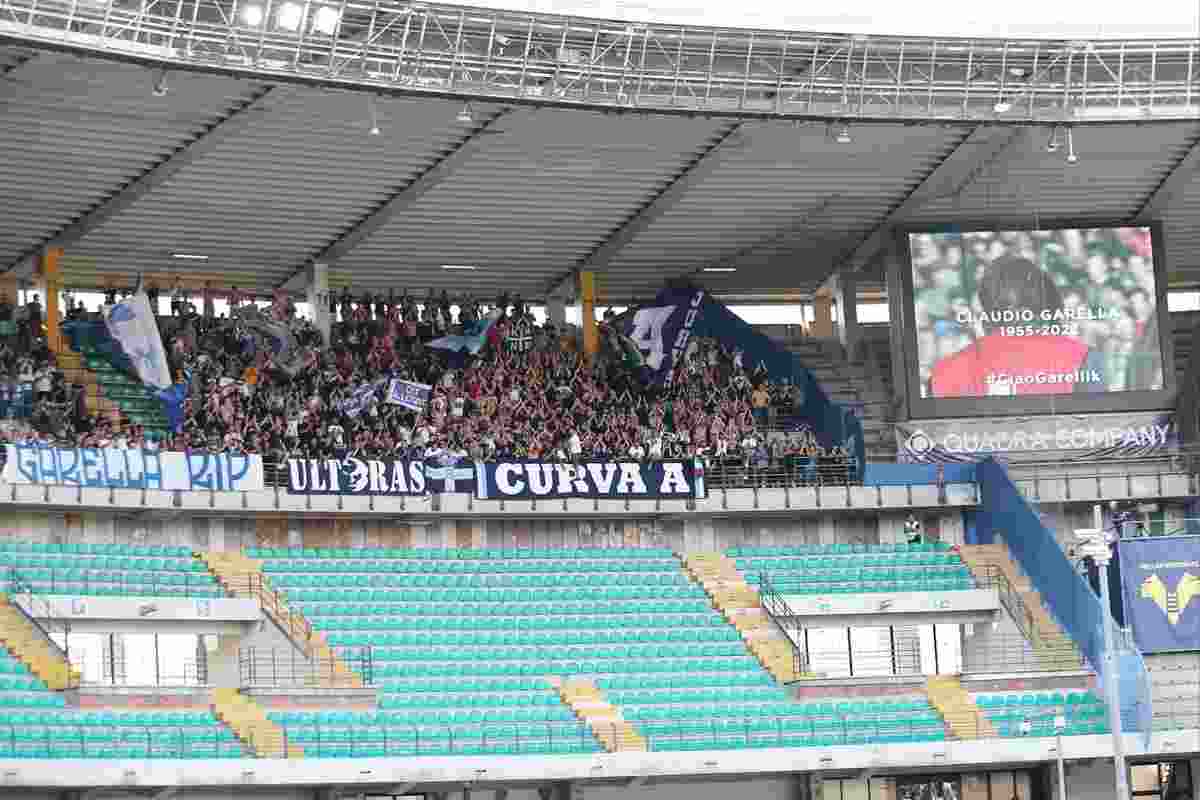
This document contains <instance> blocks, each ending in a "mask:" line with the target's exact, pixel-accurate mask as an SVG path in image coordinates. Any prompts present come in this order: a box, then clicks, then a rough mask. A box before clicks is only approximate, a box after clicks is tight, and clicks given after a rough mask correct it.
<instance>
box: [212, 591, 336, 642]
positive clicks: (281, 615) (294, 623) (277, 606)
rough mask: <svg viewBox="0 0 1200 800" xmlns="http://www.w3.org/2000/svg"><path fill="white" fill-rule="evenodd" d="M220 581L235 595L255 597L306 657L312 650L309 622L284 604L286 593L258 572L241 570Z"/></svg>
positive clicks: (285, 602)
mask: <svg viewBox="0 0 1200 800" xmlns="http://www.w3.org/2000/svg"><path fill="white" fill-rule="evenodd" d="M222 582H223V583H224V584H225V586H226V587H227V588H228V589H229V590H230V592H231V593H232V594H233V595H234V596H249V597H251V598H253V599H255V600H258V602H259V605H260V606H261V607H262V609H263V611H265V612H267V615H268V616H269V617H270V618H271V620H272V621H274V622H275V624H276V625H278V626H279V627H280V629H281V630H282V631H283V632H284V634H285V635H286V636H287V637H288V638H289V639H291V640H292V642H293V643H294V644H296V646H298V647H300V648H302V649H303V651H304V653H305V655H306V656H308V657H312V656H313V654H314V653H315V652H316V651H315V643H314V642H313V627H312V623H311V622H309V621H308V619H307V618H306V617H305V616H304V615H303V614H301V613H300V612H298V611H293V610H292V609H291V608H290V607H289V606H288V604H287V595H286V594H285V593H284V592H281V591H279V590H278V589H276V588H274V587H273V586H271V583H270V581H269V580H268V579H267V577H266V576H265V575H263V574H262V573H261V572H244V573H239V574H236V575H231V576H228V577H227V578H222Z"/></svg>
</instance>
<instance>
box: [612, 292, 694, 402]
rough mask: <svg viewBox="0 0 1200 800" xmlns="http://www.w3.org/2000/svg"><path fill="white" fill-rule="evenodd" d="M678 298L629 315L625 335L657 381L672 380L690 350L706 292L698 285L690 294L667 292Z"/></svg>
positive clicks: (655, 381) (659, 382)
mask: <svg viewBox="0 0 1200 800" xmlns="http://www.w3.org/2000/svg"><path fill="white" fill-rule="evenodd" d="M660 299H667V300H675V301H676V302H668V303H665V304H662V305H654V306H646V307H643V308H639V309H638V310H637V311H635V312H634V313H633V314H632V315H630V316H629V321H628V323H627V327H626V330H625V335H626V336H627V337H629V340H630V341H632V342H633V344H634V345H635V346H636V347H637V349H638V350H640V351H641V353H642V356H643V362H642V363H643V364H644V365H645V367H646V368H647V369H648V370H649V373H650V378H651V380H652V381H653V382H654V383H657V384H670V383H671V379H672V377H674V375H675V368H676V366H678V365H679V364H680V363H681V362H682V360H683V356H684V354H685V353H686V352H687V346H688V341H689V340H690V339H691V335H692V328H693V326H694V325H695V324H696V320H697V319H698V318H699V317H700V308H701V306H702V305H703V304H704V292H703V290H699V289H697V290H696V291H694V292H690V293H688V294H686V295H684V294H682V293H678V296H675V295H663V296H662V297H660Z"/></svg>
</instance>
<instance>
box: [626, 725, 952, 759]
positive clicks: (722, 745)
mask: <svg viewBox="0 0 1200 800" xmlns="http://www.w3.org/2000/svg"><path fill="white" fill-rule="evenodd" d="M659 726H660V727H657V728H656V729H655V730H654V734H653V735H652V738H651V739H650V742H649V746H650V750H651V751H654V752H672V751H681V750H700V751H704V750H745V749H766V748H776V747H782V748H796V747H815V748H820V749H828V748H830V747H839V746H842V745H846V746H853V747H864V746H866V745H873V744H905V743H912V742H941V741H945V739H946V732H945V731H944V730H937V729H930V730H927V731H894V732H889V733H880V734H875V733H871V732H866V731H864V732H855V733H844V734H843V733H824V734H821V735H819V736H818V735H815V734H810V733H808V732H807V731H803V730H801V731H779V730H776V729H769V730H761V731H751V732H749V733H744V732H726V733H719V734H711V733H710V732H708V731H698V732H695V733H691V732H686V731H683V730H681V729H679V728H676V727H672V723H659Z"/></svg>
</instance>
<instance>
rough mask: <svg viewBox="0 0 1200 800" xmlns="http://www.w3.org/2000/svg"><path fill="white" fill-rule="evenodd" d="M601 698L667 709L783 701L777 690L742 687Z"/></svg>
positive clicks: (622, 692)
mask: <svg viewBox="0 0 1200 800" xmlns="http://www.w3.org/2000/svg"><path fill="white" fill-rule="evenodd" d="M605 697H607V698H608V701H609V702H610V703H612V704H613V705H669V704H677V703H678V704H683V703H734V702H739V703H754V702H770V701H774V700H787V699H788V697H789V695H788V693H787V690H786V689H784V688H783V687H781V686H746V687H740V688H737V689H720V688H716V687H706V688H702V689H657V690H646V691H643V690H641V689H612V690H610V691H608V692H606V693H605Z"/></svg>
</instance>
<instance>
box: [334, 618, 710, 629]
mask: <svg viewBox="0 0 1200 800" xmlns="http://www.w3.org/2000/svg"><path fill="white" fill-rule="evenodd" d="M639 616H645V615H638V616H634V615H630V616H625V615H615V614H614V615H612V616H610V617H609V618H608V619H607V620H606V619H604V618H603V617H599V616H594V617H587V618H582V617H553V616H545V617H517V616H508V615H504V616H470V617H468V616H463V617H449V618H446V617H439V616H435V615H432V614H431V615H430V616H428V617H425V618H424V622H425V625H424V627H425V628H426V629H428V628H430V627H432V626H433V625H434V624H435V623H438V622H451V621H452V620H458V622H455V623H454V624H453V625H452V626H451V625H447V630H461V631H468V630H470V631H481V630H491V631H497V632H502V631H563V630H568V629H572V628H578V629H583V628H585V627H591V628H607V627H611V626H612V625H614V624H620V625H622V626H625V627H629V628H641V627H642V623H641V622H639V621H638V617H639ZM401 619H404V618H403V617H316V618H314V620H313V627H315V628H321V629H328V630H342V631H372V630H378V631H382V630H403V628H402V627H401V625H400V624H399V620H401ZM563 620H566V622H564V621H563ZM419 627H420V626H418V629H419ZM646 627H662V626H659V625H648V626H646ZM693 627H696V628H699V627H700V626H699V625H696V626H693ZM710 627H716V625H712V626H710Z"/></svg>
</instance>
